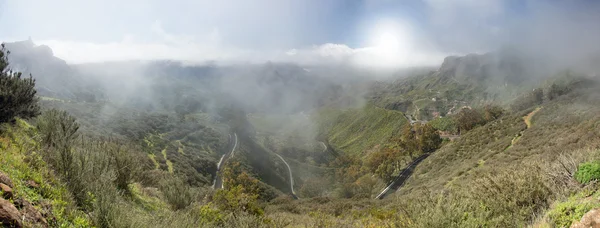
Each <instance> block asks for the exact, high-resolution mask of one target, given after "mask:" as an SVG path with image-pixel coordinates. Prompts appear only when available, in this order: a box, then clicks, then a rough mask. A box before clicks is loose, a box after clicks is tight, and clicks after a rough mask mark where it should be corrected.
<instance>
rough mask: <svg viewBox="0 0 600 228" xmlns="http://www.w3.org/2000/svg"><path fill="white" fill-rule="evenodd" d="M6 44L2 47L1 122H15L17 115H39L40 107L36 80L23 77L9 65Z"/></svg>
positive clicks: (0, 62) (0, 74)
mask: <svg viewBox="0 0 600 228" xmlns="http://www.w3.org/2000/svg"><path fill="white" fill-rule="evenodd" d="M9 53H10V52H8V51H5V49H4V44H2V46H1V49H0V123H6V122H13V121H14V120H15V117H20V118H31V117H35V116H37V115H39V113H40V107H39V105H38V102H37V101H38V99H37V97H36V96H35V94H36V90H35V88H34V87H35V80H34V79H33V78H32V77H31V76H29V78H21V73H20V72H13V71H12V70H10V68H9V67H8V54H9Z"/></svg>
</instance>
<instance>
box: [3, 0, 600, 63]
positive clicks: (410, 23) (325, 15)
mask: <svg viewBox="0 0 600 228" xmlns="http://www.w3.org/2000/svg"><path fill="white" fill-rule="evenodd" d="M99 12H102V13H99ZM598 12H600V3H595V2H592V1H583V0H576V1H568V2H558V1H543V0H540V1H533V0H526V1H512V0H485V1H480V0H453V1H442V0H415V1H389V0H362V1H356V2H352V3H349V2H348V1H343V0H332V1H326V2H323V1H317V0H307V1H292V0H282V1H276V2H274V1H268V0H258V1H253V2H252V3H243V4H242V3H239V2H237V1H229V0H225V1H220V2H214V1H204V0H202V1H192V0H181V1H176V2H174V3H167V2H163V1H158V0H150V1H128V2H127V3H120V2H119V1H115V0H107V1H90V2H86V3H85V4H82V3H81V2H80V1H74V0H57V1H52V3H46V2H45V1H35V0H19V1H17V0H0V26H1V27H3V28H6V29H5V30H6V32H5V33H4V35H2V36H0V40H2V41H15V40H23V39H26V38H27V37H28V36H32V37H33V39H34V42H36V43H37V44H45V45H48V46H50V47H51V48H52V49H53V50H54V53H55V55H56V56H58V57H60V58H62V59H65V60H66V61H67V62H69V63H89V62H102V61H122V60H158V59H171V60H180V61H186V62H192V63H195V62H205V61H216V62H218V63H232V62H238V63H239V62H259V63H260V62H265V61H273V62H295V63H300V64H306V65H315V64H316V65H318V64H330V65H331V64H343V65H352V66H358V67H374V68H403V67H410V66H432V65H438V64H439V63H441V61H442V60H443V58H444V57H445V56H447V55H454V54H466V53H473V52H475V53H483V52H488V51H493V50H496V49H498V48H503V47H507V46H512V47H516V48H517V49H520V50H525V51H528V52H531V53H543V54H542V55H544V56H548V57H552V58H554V59H555V60H557V61H565V62H569V63H571V62H577V61H580V59H583V58H587V57H588V56H589V55H593V54H594V53H596V52H598V51H600V48H599V45H597V44H596V43H597V42H596V40H599V39H600V33H599V32H598V31H600V27H599V26H600V24H598V23H597V21H599V20H600V18H599V16H598V15H600V14H598ZM17 24H18V26H17Z"/></svg>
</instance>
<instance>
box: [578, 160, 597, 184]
mask: <svg viewBox="0 0 600 228" xmlns="http://www.w3.org/2000/svg"><path fill="white" fill-rule="evenodd" d="M574 177H575V179H576V180H577V181H579V183H582V184H587V183H589V182H590V181H594V180H598V179H600V162H586V163H582V164H580V165H579V167H578V168H577V172H575V175H574Z"/></svg>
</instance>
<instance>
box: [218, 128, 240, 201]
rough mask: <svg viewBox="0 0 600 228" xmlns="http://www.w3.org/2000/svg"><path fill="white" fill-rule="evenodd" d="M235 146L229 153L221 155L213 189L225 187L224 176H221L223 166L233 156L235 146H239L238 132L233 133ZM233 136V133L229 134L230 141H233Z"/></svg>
mask: <svg viewBox="0 0 600 228" xmlns="http://www.w3.org/2000/svg"><path fill="white" fill-rule="evenodd" d="M233 136H234V137H233V147H232V148H231V151H230V152H229V153H226V154H223V156H221V159H220V160H219V163H218V164H217V173H216V177H215V180H214V182H213V186H212V188H213V189H222V188H223V178H222V177H221V168H222V167H223V164H225V162H227V160H229V158H231V157H233V155H234V152H235V148H236V147H237V144H238V137H237V134H236V133H233ZM231 139H232V137H231V134H230V135H229V141H230V142H232V140H231Z"/></svg>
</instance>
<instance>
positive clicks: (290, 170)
mask: <svg viewBox="0 0 600 228" xmlns="http://www.w3.org/2000/svg"><path fill="white" fill-rule="evenodd" d="M275 155H277V157H279V159H281V161H283V164H285V166H287V169H288V173H289V174H290V189H291V190H292V197H294V199H299V198H298V196H297V195H296V192H295V191H294V177H293V176H292V168H290V165H289V164H288V163H287V162H286V161H285V159H283V157H281V155H279V154H275Z"/></svg>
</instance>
